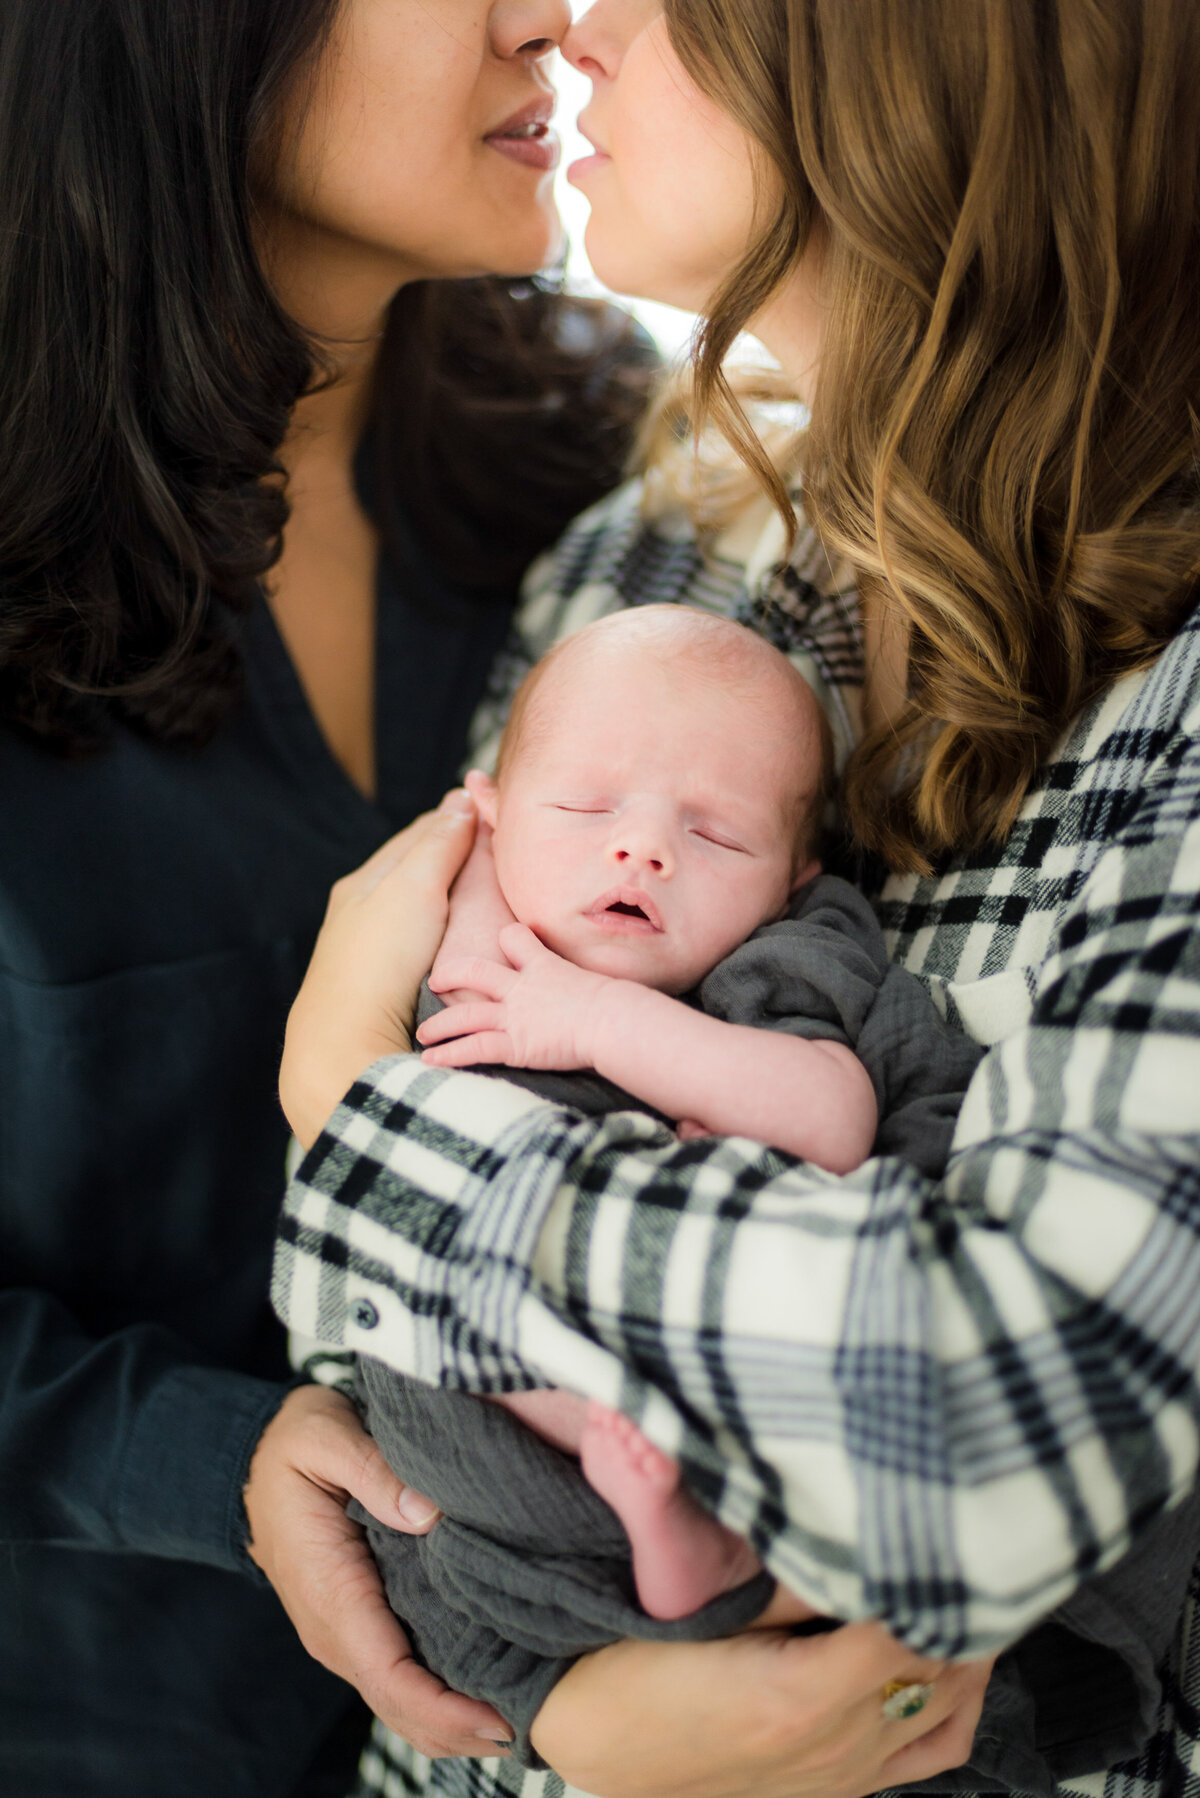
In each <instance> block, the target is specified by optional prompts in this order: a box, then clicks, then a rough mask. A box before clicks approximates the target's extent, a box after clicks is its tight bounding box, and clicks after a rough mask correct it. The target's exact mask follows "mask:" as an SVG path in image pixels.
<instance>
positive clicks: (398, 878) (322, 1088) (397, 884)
mask: <svg viewBox="0 0 1200 1798" xmlns="http://www.w3.org/2000/svg"><path fill="white" fill-rule="evenodd" d="M474 835H475V808H474V805H473V804H472V802H471V800H470V798H469V797H468V795H467V794H466V793H465V792H461V791H458V792H454V793H448V794H447V795H446V798H445V799H443V801H442V803H441V805H440V807H439V808H438V810H437V811H436V812H427V813H426V814H425V815H424V816H423V817H421V818H418V819H417V820H416V822H415V823H413V824H410V825H409V827H408V829H407V830H402V831H401V832H400V833H399V835H398V836H394V837H392V838H390V839H389V841H388V842H386V843H385V844H384V845H383V847H382V848H381V849H378V850H376V852H375V854H374V855H373V856H372V857H371V859H370V860H369V861H367V862H364V863H363V865H362V867H361V868H357V869H355V871H354V873H353V874H348V875H347V876H346V878H345V879H344V880H339V881H338V883H337V885H336V886H335V887H334V889H333V891H332V893H331V894H330V898H329V909H328V911H327V912H326V914H325V923H324V925H323V926H322V929H321V934H320V936H319V937H318V938H317V946H316V948H315V950H314V951H313V958H312V961H311V963H310V964H309V969H308V973H307V974H306V976H305V978H304V984H303V986H302V987H301V988H300V991H299V993H298V994H297V997H296V1002H295V1004H294V1005H293V1006H292V1010H291V1015H290V1016H289V1018H288V1026H287V1038H286V1041H285V1044H284V1052H283V1063H282V1066H281V1068H280V1073H279V1097H280V1102H281V1103H282V1105H283V1109H284V1111H285V1113H286V1114H287V1118H288V1122H289V1123H290V1124H291V1126H292V1129H293V1130H294V1131H295V1132H296V1135H297V1136H298V1137H299V1139H300V1141H301V1142H302V1143H303V1145H304V1147H305V1148H309V1147H310V1146H311V1144H312V1143H313V1142H314V1141H315V1140H316V1138H317V1135H318V1134H319V1132H320V1130H321V1128H322V1126H323V1125H324V1123H325V1122H326V1120H327V1119H328V1118H329V1116H330V1115H331V1114H332V1112H333V1110H334V1109H335V1107H336V1106H337V1104H338V1102H339V1100H341V1099H342V1098H343V1097H344V1096H345V1094H346V1093H347V1092H348V1091H349V1089H350V1087H351V1086H352V1085H353V1084H354V1082H355V1080H356V1079H357V1078H358V1076H359V1075H360V1074H361V1073H362V1072H363V1070H364V1069H365V1068H368V1067H370V1065H371V1063H372V1062H373V1061H378V1060H379V1059H380V1058H381V1057H382V1056H384V1055H401V1054H405V1053H407V1052H408V1051H409V1050H410V1049H411V1048H412V1041H411V1036H410V1032H411V1030H412V1020H413V1013H414V1011H415V1009H416V997H417V990H418V988H419V986H420V984H421V980H422V979H423V977H424V975H425V971H426V969H427V968H428V967H429V965H430V963H431V962H432V960H433V958H434V955H435V953H436V952H437V947H438V944H439V943H440V942H441V940H442V933H443V931H444V930H445V928H446V918H447V914H448V912H449V908H450V900H449V893H450V885H451V882H452V881H453V880H454V877H455V875H456V874H457V873H458V871H459V869H460V868H461V867H462V865H463V862H464V861H465V860H466V858H467V854H468V852H469V851H470V848H471V843H472V840H473V838H474Z"/></svg>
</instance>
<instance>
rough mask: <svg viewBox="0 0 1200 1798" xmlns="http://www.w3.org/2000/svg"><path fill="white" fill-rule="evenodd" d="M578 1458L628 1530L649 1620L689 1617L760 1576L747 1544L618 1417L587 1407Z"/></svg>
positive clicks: (660, 1454) (664, 1458)
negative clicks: (705, 1505)
mask: <svg viewBox="0 0 1200 1798" xmlns="http://www.w3.org/2000/svg"><path fill="white" fill-rule="evenodd" d="M579 1458H580V1461H581V1462H582V1464H583V1471H584V1473H585V1474H586V1476H587V1479H588V1482H589V1484H590V1485H591V1486H592V1487H593V1489H594V1490H595V1491H597V1492H598V1493H599V1494H600V1496H601V1498H603V1499H605V1500H606V1501H607V1502H608V1503H609V1504H610V1505H611V1506H612V1508H613V1510H614V1511H615V1512H616V1513H617V1516H618V1517H619V1518H620V1519H621V1522H622V1523H623V1524H624V1526H625V1533H626V1535H627V1536H628V1537H629V1543H630V1547H631V1548H632V1550H633V1577H634V1580H635V1581H636V1583H637V1590H638V1598H639V1599H640V1600H641V1604H642V1609H643V1610H644V1611H645V1612H646V1613H647V1614H648V1615H649V1616H651V1617H659V1618H662V1619H663V1620H664V1621H668V1622H669V1621H671V1620H673V1619H675V1618H677V1617H686V1616H688V1615H689V1614H690V1613H691V1612H692V1611H697V1610H699V1609H700V1606H701V1605H705V1604H707V1603H708V1602H709V1600H710V1599H713V1598H716V1597H717V1596H718V1595H719V1594H720V1593H722V1592H728V1591H730V1590H732V1588H733V1587H734V1586H740V1585H742V1584H743V1583H744V1582H745V1581H746V1580H748V1579H751V1578H752V1577H753V1576H754V1574H756V1573H757V1572H758V1570H759V1566H760V1563H759V1560H758V1557H757V1556H756V1555H755V1553H754V1551H753V1549H752V1548H751V1547H750V1545H749V1543H748V1542H745V1541H744V1540H743V1539H742V1537H741V1536H735V1535H734V1533H733V1531H732V1530H727V1529H726V1528H725V1527H724V1525H723V1524H720V1523H718V1522H717V1520H716V1518H715V1517H710V1516H709V1514H708V1512H707V1511H705V1510H703V1509H702V1508H701V1506H700V1505H698V1504H697V1503H696V1501H695V1499H694V1498H692V1496H691V1494H690V1493H689V1492H688V1491H687V1490H686V1489H685V1487H684V1485H683V1482H682V1479H681V1478H680V1473H679V1468H678V1466H677V1464H676V1463H675V1462H674V1461H673V1460H672V1459H671V1458H670V1456H669V1455H664V1454H663V1452H662V1450H661V1449H657V1448H655V1446H654V1444H653V1443H652V1442H650V1441H649V1440H648V1439H647V1438H646V1437H645V1436H643V1434H642V1432H641V1431H640V1430H639V1429H638V1427H637V1425H636V1424H632V1423H630V1421H629V1419H628V1418H627V1417H623V1416H622V1415H621V1413H620V1412H619V1411H610V1410H609V1408H608V1406H607V1405H599V1404H596V1403H594V1402H593V1403H592V1404H590V1405H589V1406H588V1415H587V1422H586V1424H585V1426H584V1430H583V1435H582V1437H581V1439H580V1444H579Z"/></svg>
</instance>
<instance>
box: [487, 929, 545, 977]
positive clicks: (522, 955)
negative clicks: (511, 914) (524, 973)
mask: <svg viewBox="0 0 1200 1798" xmlns="http://www.w3.org/2000/svg"><path fill="white" fill-rule="evenodd" d="M497 940H498V942H499V944H500V948H501V950H502V952H503V954H504V956H505V959H506V960H507V962H508V964H509V966H510V967H513V968H517V969H520V968H524V967H528V965H529V963H530V962H531V961H535V960H536V959H537V957H538V956H539V955H546V954H547V953H548V950H547V948H546V945H545V944H544V943H543V942H541V941H540V940H539V938H538V937H536V936H535V935H534V933H533V931H532V930H530V928H529V926H528V924H506V925H505V926H504V929H503V930H502V931H501V932H500V935H499V937H498V939H497Z"/></svg>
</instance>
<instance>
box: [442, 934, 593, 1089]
mask: <svg viewBox="0 0 1200 1798" xmlns="http://www.w3.org/2000/svg"><path fill="white" fill-rule="evenodd" d="M499 941H500V948H501V951H502V952H503V954H504V955H505V956H506V958H507V963H508V965H507V966H505V965H504V964H503V963H501V962H496V961H485V960H483V959H482V958H480V957H471V958H466V959H463V960H448V961H446V962H445V963H442V964H439V966H438V968H437V970H436V972H435V973H434V974H433V975H431V976H430V981H429V985H430V988H431V989H432V991H433V992H435V993H450V992H458V991H461V990H462V989H464V988H466V989H469V990H470V991H472V992H474V993H477V994H479V995H480V997H479V998H477V999H475V1000H474V1001H470V1002H467V1003H465V1004H452V1005H448V1006H447V1007H446V1009H445V1011H440V1012H438V1014H437V1016H436V1017H432V1018H427V1019H426V1021H425V1023H424V1024H422V1025H421V1027H420V1029H419V1030H418V1031H417V1040H418V1042H419V1043H420V1044H421V1046H422V1048H423V1049H424V1050H425V1051H426V1054H425V1059H426V1061H428V1062H429V1063H431V1065H432V1066H434V1067H440V1068H465V1067H473V1066H475V1065H476V1064H477V1063H484V1062H490V1063H496V1064H497V1065H499V1066H501V1067H509V1068H541V1069H549V1068H553V1069H560V1070H561V1069H571V1068H591V1067H595V1065H596V1059H597V1057H596V1030H597V1026H598V1024H599V1022H600V1020H601V1015H602V1007H603V1000H604V996H605V992H606V990H607V989H609V988H611V987H615V986H618V985H620V986H626V985H628V982H624V981H622V982H617V981H614V980H611V979H610V978H609V977H608V976H607V975H604V974H592V973H588V972H586V971H585V970H584V969H583V968H577V967H576V966H575V965H574V963H573V962H569V961H564V960H563V958H562V956H561V955H555V954H554V953H553V951H552V950H550V949H547V948H546V946H545V944H544V943H541V942H539V941H538V939H537V937H536V936H535V935H534V933H533V931H532V930H530V929H528V928H527V927H526V926H525V925H524V924H510V925H509V926H508V927H507V929H505V930H502V931H501V932H500V938H499Z"/></svg>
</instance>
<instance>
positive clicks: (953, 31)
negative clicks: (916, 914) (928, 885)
mask: <svg viewBox="0 0 1200 1798" xmlns="http://www.w3.org/2000/svg"><path fill="white" fill-rule="evenodd" d="M666 14H667V20H668V24H669V27H670V31H671V36H672V40H673V42H674V45H675V47H676V50H677V52H678V54H679V55H680V57H681V59H682V60H683V62H684V64H685V66H686V68H687V69H688V71H689V73H690V74H691V75H692V77H693V79H694V80H695V81H696V82H697V83H698V84H699V85H700V86H701V87H702V88H703V89H704V90H705V91H706V92H707V93H709V94H710V95H711V96H712V97H713V98H714V99H715V100H717V102H718V103H719V104H720V105H722V106H723V107H724V108H725V109H726V110H727V111H728V112H730V113H731V114H732V115H733V116H734V117H736V118H737V119H738V120H739V121H740V122H741V123H742V124H743V125H744V126H745V127H746V129H747V130H748V131H749V132H750V133H751V134H752V136H753V137H754V139H755V140H756V141H757V143H758V144H759V145H760V146H761V148H762V151H763V153H764V157H765V159H766V163H767V164H768V165H769V166H770V168H771V169H773V170H774V171H777V172H778V175H779V177H780V184H779V186H780V200H779V206H778V212H777V216H776V218H775V219H774V222H773V224H772V226H771V228H770V229H769V230H768V231H767V232H766V233H765V234H764V236H763V237H762V238H761V240H760V241H759V242H758V244H757V245H756V246H755V247H754V248H753V250H752V251H751V253H750V254H749V255H748V256H747V258H746V259H745V261H744V263H743V265H742V266H741V267H739V268H737V269H735V270H733V271H732V272H731V274H730V277H729V279H728V281H727V282H726V284H725V287H724V289H723V291H722V292H721V294H719V295H718V296H717V299H716V301H715V303H714V305H713V307H712V308H711V316H710V318H709V320H708V322H707V326H706V329H705V331H704V333H703V337H702V340H701V342H700V345H699V351H698V357H697V366H696V397H697V404H698V409H699V412H700V414H701V415H702V416H705V415H706V416H709V417H711V418H712V419H713V420H714V422H716V423H717V424H719V425H720V426H721V427H722V428H723V429H724V430H725V432H726V434H727V435H728V436H729V437H730V439H731V441H732V442H733V444H734V446H735V447H736V448H737V449H738V451H739V453H740V454H741V455H742V457H743V459H744V460H745V461H746V462H747V463H748V464H749V465H750V467H751V468H752V469H753V470H754V472H755V473H756V474H757V476H758V478H759V480H760V482H761V484H762V485H763V486H764V487H765V488H766V489H767V490H768V491H769V492H771V494H772V496H773V497H774V498H775V500H776V503H777V504H779V505H780V507H781V509H782V510H785V511H786V510H787V500H786V493H785V491H784V487H783V483H782V480H781V477H780V475H779V473H778V471H777V470H776V469H775V468H774V467H773V466H772V464H771V462H770V460H769V458H767V457H766V455H765V454H764V452H763V450H762V448H761V446H760V445H759V444H758V443H757V442H756V440H755V438H754V434H753V432H752V430H751V429H750V426H749V424H748V421H747V419H746V417H745V414H744V413H743V412H742V411H741V409H740V407H739V405H738V402H737V400H736V398H735V397H734V395H733V394H732V392H731V390H730V388H729V386H728V384H727V383H726V379H725V376H724V375H723V373H722V362H723V360H724V357H725V355H726V354H727V352H728V350H729V348H730V346H731V344H732V342H733V339H734V337H735V336H736V335H737V333H738V332H739V331H740V330H741V329H742V328H743V327H744V326H745V325H746V324H747V323H748V322H749V321H750V319H751V318H753V316H754V315H755V313H756V312H757V311H758V310H759V309H760V308H761V306H762V304H763V301H764V300H765V298H766V297H767V296H768V295H769V294H771V293H773V292H774V291H775V290H776V288H777V287H778V286H779V284H780V282H781V281H782V280H783V279H784V278H785V276H786V275H787V274H788V272H789V271H790V270H791V269H792V268H793V267H794V266H795V262H796V259H797V258H798V257H799V256H800V255H801V254H802V253H803V250H804V248H805V245H806V243H807V242H808V237H809V232H810V229H811V227H812V223H813V220H814V219H815V218H817V217H818V216H820V217H821V218H822V219H823V220H824V221H825V224H826V225H827V227H828V248H827V251H826V257H825V265H824V266H825V281H826V287H827V307H828V319H827V335H826V342H825V348H824V353H823V357H822V361H821V366H820V371H819V375H818V379H817V386H816V392H815V395H814V396H813V404H812V419H811V424H810V426H809V429H808V431H807V433H806V434H805V437H804V439H803V447H802V450H801V453H800V467H799V473H800V477H801V480H802V484H803V492H804V505H805V510H806V512H807V514H808V516H809V518H810V519H811V521H812V523H813V524H814V525H815V527H816V528H817V530H818V532H819V533H820V535H821V537H822V539H823V540H824V542H825V545H826V547H827V549H828V550H829V552H830V554H831V555H834V556H845V557H846V558H848V559H849V561H850V562H851V564H852V565H853V567H854V568H855V569H856V570H857V573H858V577H859V581H860V587H861V591H862V594H863V597H864V600H865V601H866V602H867V604H868V605H869V606H870V607H872V608H874V609H875V611H876V614H877V615H880V616H882V617H883V619H884V620H885V624H887V625H890V626H891V627H892V628H896V629H899V631H901V632H902V633H903V636H904V639H905V640H906V642H907V651H908V690H907V697H906V699H905V700H904V701H903V703H902V706H901V709H900V710H899V713H898V715H896V716H894V717H892V718H891V719H890V720H888V721H887V722H886V723H883V724H880V725H879V726H878V727H877V728H875V729H873V730H870V731H869V732H868V734H867V736H866V738H865V740H864V741H863V743H862V744H861V745H860V747H859V748H858V750H857V752H856V753H855V755H854V757H853V759H852V761H851V764H850V767H849V769H848V773H847V781H846V803H847V811H848V816H849V820H850V823H851V825H852V828H853V830H854V833H855V835H856V836H857V838H858V840H859V841H860V842H861V843H862V844H863V845H865V846H866V847H868V848H870V849H873V850H876V851H878V852H880V853H882V854H883V856H884V857H885V858H886V859H887V860H888V862H889V863H890V864H891V865H892V866H893V867H895V868H899V869H909V870H927V869H928V868H929V867H930V866H931V865H932V864H934V863H935V862H936V861H937V860H938V859H939V858H941V857H944V856H945V855H947V854H948V853H950V852H962V851H964V850H972V849H982V848H984V847H985V846H987V845H989V844H990V845H994V844H997V843H1000V842H1002V841H1003V840H1004V838H1005V836H1006V834H1007V833H1008V831H1009V830H1010V829H1011V827H1012V824H1013V822H1014V820H1015V818H1016V816H1017V813H1018V810H1019V808H1020V805H1021V802H1022V799H1023V797H1024V795H1025V793H1026V790H1027V788H1028V786H1029V783H1030V781H1031V779H1032V778H1033V776H1034V774H1035V772H1036V770H1037V769H1038V767H1039V764H1041V763H1042V762H1043V761H1044V760H1045V758H1046V757H1047V756H1048V754H1049V752H1050V750H1051V748H1052V746H1053V745H1054V743H1055V740H1056V738H1058V737H1059V735H1060V733H1061V732H1062V731H1063V729H1064V727H1065V726H1066V725H1067V723H1068V722H1069V720H1070V719H1071V717H1072V715H1073V714H1074V713H1076V712H1077V711H1078V710H1079V708H1080V707H1081V706H1082V705H1083V704H1085V703H1086V702H1087V701H1088V700H1089V699H1090V698H1091V697H1093V696H1094V695H1095V694H1097V693H1098V692H1100V691H1101V690H1102V689H1104V688H1105V687H1107V686H1108V685H1109V684H1110V683H1111V682H1112V681H1114V680H1115V679H1116V678H1117V677H1119V676H1120V675H1123V674H1125V673H1127V672H1128V671H1130V670H1132V669H1136V668H1139V667H1141V666H1143V665H1145V664H1146V663H1148V662H1149V661H1150V660H1151V659H1152V658H1153V657H1154V656H1155V655H1157V654H1158V653H1159V651H1160V650H1161V649H1162V648H1163V646H1164V645H1165V644H1166V643H1167V642H1168V640H1169V639H1170V637H1171V636H1172V634H1173V633H1174V632H1175V631H1176V629H1177V628H1178V626H1179V623H1180V621H1181V618H1182V616H1183V614H1184V613H1185V612H1186V610H1187V609H1188V608H1189V607H1190V606H1191V605H1192V604H1193V603H1194V601H1195V596H1196V592H1197V584H1198V582H1200V484H1198V479H1197V455H1198V449H1200V431H1198V412H1200V297H1198V296H1200V5H1197V4H1196V0H1037V3H1035V0H666Z"/></svg>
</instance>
